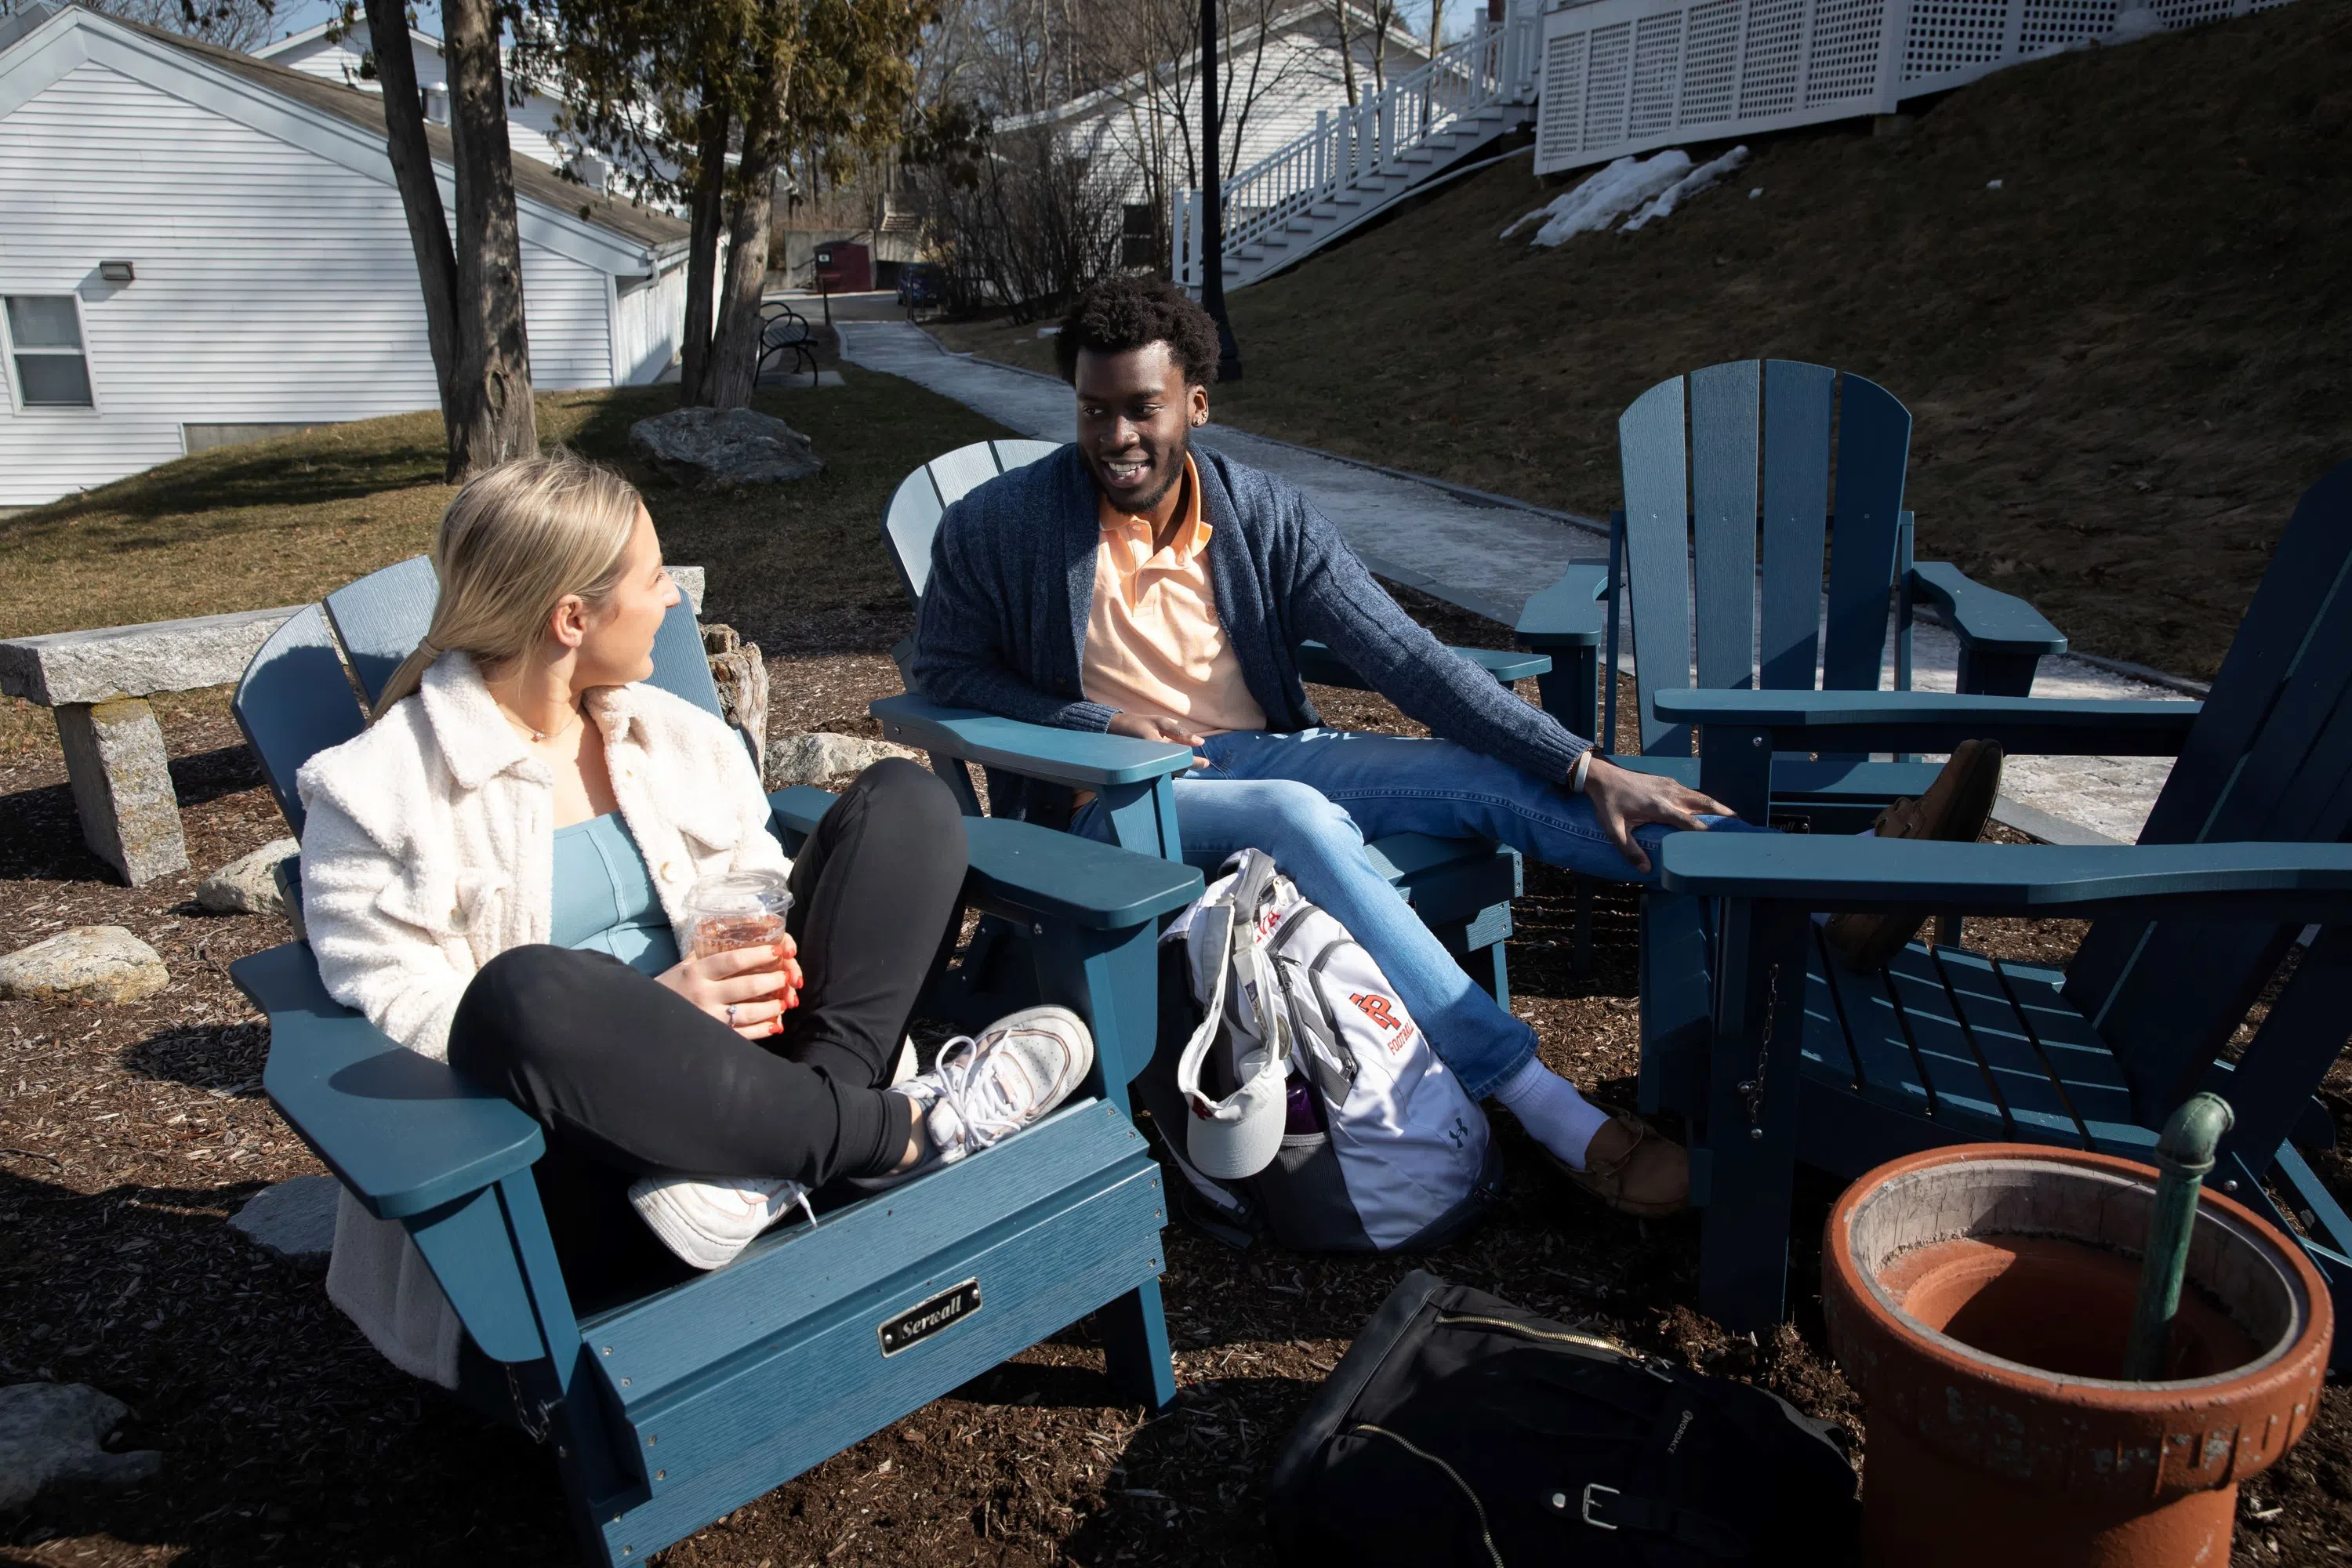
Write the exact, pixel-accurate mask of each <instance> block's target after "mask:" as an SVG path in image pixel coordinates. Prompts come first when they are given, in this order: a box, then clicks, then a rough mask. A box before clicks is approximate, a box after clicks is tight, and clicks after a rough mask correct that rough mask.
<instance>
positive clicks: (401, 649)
mask: <svg viewBox="0 0 2352 1568" xmlns="http://www.w3.org/2000/svg"><path fill="white" fill-rule="evenodd" d="M440 600H441V580H440V578H438V577H436V576H435V575H434V573H433V563H432V561H431V560H430V559H428V558H427V557H425V556H422V555H415V556H411V557H410V558H409V559H407V560H405V561H402V562H399V563H395V564H394V565H390V566H387V567H385V568H384V569H383V570H382V571H381V572H371V573H369V574H367V575H366V576H364V577H362V578H360V579H359V580H358V581H357V582H353V583H346V584H343V585H342V586H341V587H340V588H338V589H336V590H335V591H334V592H333V593H331V594H330V595H327V618H328V619H329V620H331V621H332V622H333V623H334V625H335V636H336V637H338V638H340V639H341V642H342V645H343V652H344V653H345V654H346V655H348V656H349V657H350V658H351V661H352V674H354V675H356V676H358V677H359V682H360V689H361V690H362V691H363V692H365V693H367V700H368V706H369V707H370V708H373V707H374V706H375V704H376V701H377V700H378V699H380V698H382V697H383V689H384V687H385V686H386V685H387V684H388V683H389V682H390V681H391V679H392V676H393V672H394V670H396V669H398V668H400V665H401V661H402V660H403V659H405V658H407V657H408V656H409V655H410V654H412V653H414V652H415V651H416V645H417V644H418V643H420V642H423V641H424V640H425V630H426V628H427V627H429V626H432V624H433V606H434V605H436V604H438V603H440Z"/></svg>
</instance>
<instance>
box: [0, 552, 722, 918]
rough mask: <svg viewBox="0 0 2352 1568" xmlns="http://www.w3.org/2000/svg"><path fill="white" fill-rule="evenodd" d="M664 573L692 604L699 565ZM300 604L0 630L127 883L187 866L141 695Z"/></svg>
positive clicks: (208, 682)
mask: <svg viewBox="0 0 2352 1568" xmlns="http://www.w3.org/2000/svg"><path fill="white" fill-rule="evenodd" d="M670 574H671V575H672V576H673V577H676V578H677V581H678V585H679V587H680V588H681V589H682V590H683V591H684V592H685V594H686V596H687V598H688V602H689V603H691V604H693V605H695V606H696V607H697V608H699V607H700V605H701V603H702V568H701V567H699V566H678V567H673V568H672V569H671V573H670ZM297 613H298V611H297V610H296V609H293V608H286V609H273V610H239V611H236V612H235V613H233V614H230V615H225V616H194V617H193V618H191V619H187V620H177V621H149V622H145V623H143V624H142V625H139V626H106V627H102V628H100V629H98V630H95V631H82V632H54V633H51V634H49V635H47V636H45V637H17V638H15V639H13V640H10V641H5V642H0V694H5V695H6V696H10V697H21V698H23V699H25V700H26V701H28V702H32V703H36V704H37V705H39V706H40V707H43V708H47V709H48V710H49V711H50V714H51V716H52V718H53V719H54V720H55V721H56V723H57V727H58V743H59V745H60V746H61V747H62V748H63V750H64V752H65V758H66V781H67V783H68V785H69V786H70V787H71V789H72V791H73V800H74V810H75V813H76V814H77V815H78V816H79V817H80V819H81V836H82V842H83V843H85V844H87V845H88V846H89V849H90V852H91V853H92V854H94V855H96V856H97V857H98V858H100V859H101V860H103V861H105V862H106V863H107V864H108V865H110V866H111V867H113V868H114V870H115V873H116V874H117V875H118V876H120V877H121V879H123V880H124V881H125V882H127V883H129V884H130V885H131V887H134V888H136V887H142V886H144V885H145V884H146V883H149V882H152V881H155V880H157V879H159V878H163V877H169V876H172V875H173V874H174V873H176V872H180V871H184V870H186V869H187V868H188V844H187V839H186V837H184V835H183V834H182V833H181V831H180V802H179V797H178V795H176V794H174V793H173V788H172V760H171V755H170V753H169V752H167V751H166V750H165V749H164V745H163V727H162V726H161V725H160V724H158V723H157V722H156V720H155V710H154V708H153V706H152V704H151V703H149V702H148V699H149V698H150V697H154V696H159V695H161V694H163V693H165V692H173V691H202V690H204V689H206V688H209V687H215V686H226V685H228V684H229V683H230V682H232V681H234V680H236V679H237V678H238V677H239V676H241V675H242V674H244V672H245V668H246V666H247V664H248V663H250V662H251V660H252V658H253V656H254V654H255V653H256V651H257V650H258V649H259V648H260V647H261V646H262V644H263V643H264V642H266V641H267V640H268V638H269V637H270V636H271V634H273V633H274V632H276V631H277V630H278V628H279V627H280V626H284V625H285V624H286V622H287V621H288V620H289V619H290V618H291V617H292V616H295V615H296V614H297Z"/></svg>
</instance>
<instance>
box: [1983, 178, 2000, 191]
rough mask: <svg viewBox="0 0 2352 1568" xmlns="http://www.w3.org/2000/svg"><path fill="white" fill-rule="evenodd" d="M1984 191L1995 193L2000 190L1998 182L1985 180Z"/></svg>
mask: <svg viewBox="0 0 2352 1568" xmlns="http://www.w3.org/2000/svg"><path fill="white" fill-rule="evenodd" d="M1985 189H1986V190H1989V191H1997V190H1999V189H2000V181H1999V180H1987V181H1986V182H1985Z"/></svg>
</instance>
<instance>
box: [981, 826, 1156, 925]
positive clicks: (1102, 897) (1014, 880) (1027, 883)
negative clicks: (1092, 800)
mask: <svg viewBox="0 0 2352 1568" xmlns="http://www.w3.org/2000/svg"><path fill="white" fill-rule="evenodd" d="M964 828H965V831H966V833H967V835H968V836H969V839H970V844H971V875H970V877H969V878H967V879H966V880H965V882H964V894H965V897H966V898H968V899H969V900H971V901H972V902H973V903H975V904H977V905H979V906H980V907H981V908H982V909H983V910H987V911H988V912H990V913H991V914H1026V915H1033V916H1039V917H1043V918H1045V919H1048V920H1059V921H1069V922H1070V923H1072V924H1074V925H1076V926H1080V927H1083V928H1085V929H1086V930H1088V931H1125V930H1128V929H1129V928H1131V927H1134V926H1139V925H1141V924H1143V923H1144V922H1145V921H1152V920H1157V919H1158V918H1159V917H1160V916H1161V915H1164V914H1168V913H1171V911H1173V910H1181V909H1182V908H1183V907H1184V906H1185V905H1186V904H1189V903H1191V902H1192V900H1194V899H1196V898H1198V897H1200V894H1201V873H1200V871H1199V870H1198V869H1197V868H1193V867H1191V866H1187V865H1184V864H1183V863H1181V861H1176V860H1163V859H1161V858H1160V857H1159V856H1157V855H1139V854H1137V853H1136V852H1135V851H1134V850H1131V849H1121V848H1119V847H1118V846H1116V845H1112V844H1098V843H1097V842H1096V841H1095V840H1093V839H1091V838H1081V837H1078V836H1077V835H1076V834H1074V833H1057V832H1055V830H1054V829H1052V828H1050V827H1043V826H1039V825H1037V824H1036V823H1034V822H1015V821H1013V820H1012V819H1010V818H1008V817H1001V816H969V817H966V818H965V819H964Z"/></svg>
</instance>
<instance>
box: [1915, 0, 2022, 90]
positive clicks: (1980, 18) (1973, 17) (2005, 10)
mask: <svg viewBox="0 0 2352 1568" xmlns="http://www.w3.org/2000/svg"><path fill="white" fill-rule="evenodd" d="M2008 31H2009V0H1911V30H1910V33H1909V35H1908V36H1907V37H1906V38H1905V39H1904V41H1903V79H1904V80H1905V81H1906V82H1915V81H1918V80H1920V79H1923V78H1926V77H1931V76H1943V75H1945V74H1947V73H1948V72H1951V71H1957V70H1965V69H1967V68H1969V67H1971V66H1980V65H1989V64H1990V63H1991V62H1992V61H1994V60H1997V59H1999V58H2000V43H2001V37H2002V35H2004V34H2005V33H2007V32H2008Z"/></svg>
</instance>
